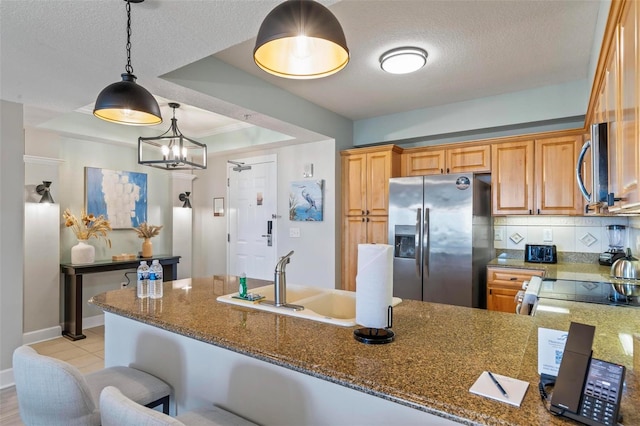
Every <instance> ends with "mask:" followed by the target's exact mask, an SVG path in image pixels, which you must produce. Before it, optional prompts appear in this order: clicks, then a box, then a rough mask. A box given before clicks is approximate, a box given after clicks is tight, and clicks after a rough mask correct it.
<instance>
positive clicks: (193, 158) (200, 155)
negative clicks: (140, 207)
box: [138, 102, 207, 170]
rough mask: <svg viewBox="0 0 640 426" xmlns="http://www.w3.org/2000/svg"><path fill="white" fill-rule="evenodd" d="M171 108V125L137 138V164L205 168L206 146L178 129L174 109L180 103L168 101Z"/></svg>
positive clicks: (181, 168)
mask: <svg viewBox="0 0 640 426" xmlns="http://www.w3.org/2000/svg"><path fill="white" fill-rule="evenodd" d="M169 106H170V107H171V108H173V118H172V119H171V127H169V129H168V130H167V131H166V132H164V133H163V134H161V135H160V136H154V137H149V138H143V137H139V138H138V164H143V165H145V166H150V167H155V168H158V169H163V170H194V169H206V168H207V146H206V145H205V144H203V143H200V142H196V141H194V140H193V139H190V138H188V137H186V136H184V135H183V134H182V133H181V132H180V129H178V119H176V109H177V108H180V104H178V103H175V102H170V103H169Z"/></svg>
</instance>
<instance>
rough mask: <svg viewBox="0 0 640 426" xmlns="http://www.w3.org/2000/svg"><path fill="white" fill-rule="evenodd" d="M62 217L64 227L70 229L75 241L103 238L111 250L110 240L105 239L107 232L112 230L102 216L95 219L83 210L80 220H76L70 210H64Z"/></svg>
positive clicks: (91, 214)
mask: <svg viewBox="0 0 640 426" xmlns="http://www.w3.org/2000/svg"><path fill="white" fill-rule="evenodd" d="M62 217H63V218H64V226H66V227H67V228H71V230H72V231H73V233H74V234H75V235H76V238H77V239H79V240H88V239H89V238H97V239H100V238H103V239H104V240H105V241H106V242H107V245H108V246H109V248H111V240H110V239H109V238H108V237H107V232H108V231H111V230H112V229H111V224H110V223H109V221H108V220H107V219H105V218H104V216H103V215H100V216H98V217H96V216H94V215H93V213H88V214H87V213H86V212H85V211H84V209H83V210H81V211H80V219H78V218H77V217H76V216H75V215H74V214H73V213H71V210H69V209H65V211H64V213H62Z"/></svg>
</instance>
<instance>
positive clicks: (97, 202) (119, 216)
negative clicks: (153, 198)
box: [85, 167, 147, 229]
mask: <svg viewBox="0 0 640 426" xmlns="http://www.w3.org/2000/svg"><path fill="white" fill-rule="evenodd" d="M85 185H86V194H85V200H86V210H87V213H93V214H94V215H95V216H100V215H104V217H105V218H106V219H107V220H108V221H109V223H110V224H111V228H113V229H124V228H135V227H137V226H138V225H140V224H141V223H142V222H146V221H147V174H146V173H136V172H123V171H116V170H107V169H99V168H95V167H85Z"/></svg>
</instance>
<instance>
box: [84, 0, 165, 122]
mask: <svg viewBox="0 0 640 426" xmlns="http://www.w3.org/2000/svg"><path fill="white" fill-rule="evenodd" d="M125 1H126V2H127V46H126V47H127V65H126V66H125V71H126V73H124V74H121V77H122V81H119V82H117V83H113V84H110V85H108V86H107V87H105V88H104V89H102V92H100V94H99V95H98V99H97V100H96V105H95V108H94V110H93V115H95V116H96V117H98V118H101V119H103V120H106V121H111V122H113V123H119V124H128V125H132V126H147V125H152V124H160V123H162V116H161V115H160V107H159V106H158V102H157V101H156V100H155V98H154V97H153V95H152V94H151V93H149V91H148V90H147V89H145V88H144V87H142V86H140V85H139V84H137V83H136V76H135V75H133V67H132V66H131V3H142V2H143V1H144V0H125Z"/></svg>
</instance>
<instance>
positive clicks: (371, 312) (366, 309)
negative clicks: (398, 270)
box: [356, 244, 393, 328]
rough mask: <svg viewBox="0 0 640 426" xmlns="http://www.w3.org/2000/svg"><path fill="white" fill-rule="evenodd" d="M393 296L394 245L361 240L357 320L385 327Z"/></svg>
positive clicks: (357, 280)
mask: <svg viewBox="0 0 640 426" xmlns="http://www.w3.org/2000/svg"><path fill="white" fill-rule="evenodd" d="M392 299H393V246H390V245H387V244H358V273H357V274H356V323H358V324H360V325H362V326H364V327H370V328H386V327H387V326H388V324H387V323H388V321H387V315H388V314H387V312H388V309H389V306H390V305H391V301H392Z"/></svg>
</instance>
